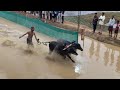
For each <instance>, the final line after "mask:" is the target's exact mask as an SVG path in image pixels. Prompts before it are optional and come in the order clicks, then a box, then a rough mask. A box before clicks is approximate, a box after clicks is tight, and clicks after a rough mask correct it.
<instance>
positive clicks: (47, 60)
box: [0, 18, 120, 79]
mask: <svg viewBox="0 0 120 90" xmlns="http://www.w3.org/2000/svg"><path fill="white" fill-rule="evenodd" d="M29 30H30V29H28V28H26V27H23V26H20V25H18V24H15V23H13V22H10V21H8V20H5V19H3V18H0V78H1V79H108V78H113V79H116V78H120V47H116V46H112V45H109V44H105V43H101V42H98V41H96V40H93V39H90V38H87V37H86V38H85V41H84V48H83V49H84V51H83V52H81V51H77V52H78V54H79V55H78V56H77V57H76V56H74V55H72V58H73V59H74V60H75V61H76V63H75V64H74V63H72V62H71V61H70V60H69V59H66V60H64V59H62V58H61V57H60V56H58V55H56V54H52V55H51V56H50V55H49V54H48V52H49V49H48V46H45V45H43V44H41V45H38V44H37V42H36V41H35V39H33V42H34V49H32V51H30V50H28V49H27V45H26V37H27V36H25V37H23V38H21V39H19V36H21V35H22V34H24V33H25V32H27V31H29ZM36 34H37V37H38V38H39V39H40V41H51V40H55V39H53V38H50V37H48V36H45V35H43V34H40V33H36ZM79 43H80V44H81V46H82V47H83V41H81V40H80V36H79Z"/></svg>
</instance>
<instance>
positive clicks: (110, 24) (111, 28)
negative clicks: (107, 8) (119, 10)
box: [108, 16, 115, 37]
mask: <svg viewBox="0 0 120 90" xmlns="http://www.w3.org/2000/svg"><path fill="white" fill-rule="evenodd" d="M114 24H115V19H114V16H112V18H111V19H110V20H109V23H108V30H109V36H110V37H112V31H113V25H114Z"/></svg>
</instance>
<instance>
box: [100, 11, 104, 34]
mask: <svg viewBox="0 0 120 90" xmlns="http://www.w3.org/2000/svg"><path fill="white" fill-rule="evenodd" d="M104 21H105V13H104V12H103V13H102V15H101V16H100V17H99V25H100V31H99V34H100V35H101V34H102V31H103V25H104Z"/></svg>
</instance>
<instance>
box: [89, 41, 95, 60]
mask: <svg viewBox="0 0 120 90" xmlns="http://www.w3.org/2000/svg"><path fill="white" fill-rule="evenodd" d="M89 53H90V58H92V56H93V54H94V41H93V40H92V43H91V46H90V49H89Z"/></svg>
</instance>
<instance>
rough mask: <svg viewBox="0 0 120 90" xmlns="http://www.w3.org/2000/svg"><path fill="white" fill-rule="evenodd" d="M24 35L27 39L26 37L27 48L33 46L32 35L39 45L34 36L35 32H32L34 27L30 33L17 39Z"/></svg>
mask: <svg viewBox="0 0 120 90" xmlns="http://www.w3.org/2000/svg"><path fill="white" fill-rule="evenodd" d="M25 35H28V37H27V44H28V48H29V46H33V42H32V38H33V35H34V36H35V39H36V41H37V42H38V43H39V40H38V39H37V37H36V34H35V32H34V27H31V31H29V32H27V33H25V34H23V35H22V36H20V37H19V38H22V37H23V36H25Z"/></svg>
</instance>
